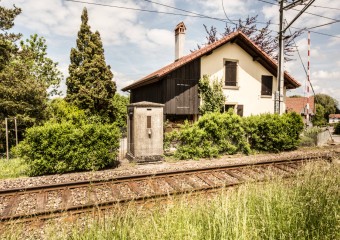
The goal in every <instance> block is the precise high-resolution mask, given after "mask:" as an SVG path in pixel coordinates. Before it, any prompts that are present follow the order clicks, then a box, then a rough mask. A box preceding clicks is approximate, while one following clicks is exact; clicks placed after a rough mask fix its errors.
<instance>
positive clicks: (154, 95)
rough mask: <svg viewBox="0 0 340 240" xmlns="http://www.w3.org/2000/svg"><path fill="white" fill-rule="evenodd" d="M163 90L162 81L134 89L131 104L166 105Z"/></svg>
mask: <svg viewBox="0 0 340 240" xmlns="http://www.w3.org/2000/svg"><path fill="white" fill-rule="evenodd" d="M162 89H163V82H162V81H159V82H155V83H151V84H149V85H145V86H142V87H139V88H136V89H132V90H131V95H130V102H131V103H136V102H142V101H148V102H155V103H164V99H163V93H162Z"/></svg>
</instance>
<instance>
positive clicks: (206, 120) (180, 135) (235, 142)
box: [165, 113, 250, 159]
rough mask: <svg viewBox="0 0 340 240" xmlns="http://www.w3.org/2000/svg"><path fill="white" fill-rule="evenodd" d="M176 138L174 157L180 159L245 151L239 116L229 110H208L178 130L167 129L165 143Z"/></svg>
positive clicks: (166, 144)
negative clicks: (168, 130) (169, 130)
mask: <svg viewBox="0 0 340 240" xmlns="http://www.w3.org/2000/svg"><path fill="white" fill-rule="evenodd" d="M171 141H175V142H177V150H176V152H175V157H178V158H180V159H188V158H201V157H216V156H218V155H220V154H235V153H237V152H244V153H249V152H250V148H249V144H248V143H247V141H246V137H245V131H244V129H243V128H242V118H241V117H239V116H237V115H236V114H233V113H223V114H221V113H209V114H206V115H204V116H203V117H201V118H200V119H199V120H198V121H197V122H196V123H194V124H192V125H190V124H189V123H188V122H186V123H185V124H184V125H183V126H182V127H181V130H180V131H174V132H172V133H167V134H166V136H165V147H167V146H169V142H171Z"/></svg>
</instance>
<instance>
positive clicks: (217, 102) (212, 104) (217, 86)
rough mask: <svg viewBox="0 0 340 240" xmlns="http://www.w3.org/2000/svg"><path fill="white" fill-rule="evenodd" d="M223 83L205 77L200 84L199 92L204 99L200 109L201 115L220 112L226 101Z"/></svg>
mask: <svg viewBox="0 0 340 240" xmlns="http://www.w3.org/2000/svg"><path fill="white" fill-rule="evenodd" d="M222 86H223V85H222V82H221V81H219V80H218V79H214V80H213V81H211V80H210V77H209V76H208V75H204V76H203V77H202V78H201V79H200V80H199V82H198V92H199V96H200V98H201V99H202V104H201V106H200V108H199V111H200V114H202V115H204V114H206V113H212V112H220V111H221V109H222V108H223V106H224V103H225V101H226V97H225V96H224V94H223V90H222Z"/></svg>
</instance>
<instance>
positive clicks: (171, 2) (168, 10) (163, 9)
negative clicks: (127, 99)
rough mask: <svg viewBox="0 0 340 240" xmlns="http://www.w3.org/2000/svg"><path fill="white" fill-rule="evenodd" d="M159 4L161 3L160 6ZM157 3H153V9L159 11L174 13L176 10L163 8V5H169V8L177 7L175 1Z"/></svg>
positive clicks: (161, 0)
mask: <svg viewBox="0 0 340 240" xmlns="http://www.w3.org/2000/svg"><path fill="white" fill-rule="evenodd" d="M157 3H159V4H157ZM157 3H156V1H153V3H151V4H152V6H153V8H154V9H156V10H157V11H160V12H174V9H172V8H169V7H166V6H163V5H168V6H172V7H175V1H174V0H157ZM162 4H163V5H162Z"/></svg>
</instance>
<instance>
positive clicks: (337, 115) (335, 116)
mask: <svg viewBox="0 0 340 240" xmlns="http://www.w3.org/2000/svg"><path fill="white" fill-rule="evenodd" d="M329 118H337V119H340V114H329Z"/></svg>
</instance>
